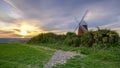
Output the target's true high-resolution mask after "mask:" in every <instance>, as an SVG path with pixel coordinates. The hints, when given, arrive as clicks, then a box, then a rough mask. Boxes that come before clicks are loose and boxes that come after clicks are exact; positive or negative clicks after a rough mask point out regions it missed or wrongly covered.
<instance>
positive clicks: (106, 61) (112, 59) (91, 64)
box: [55, 47, 120, 68]
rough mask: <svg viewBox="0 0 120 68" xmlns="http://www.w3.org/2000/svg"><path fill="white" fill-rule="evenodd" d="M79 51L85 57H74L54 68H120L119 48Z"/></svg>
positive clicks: (83, 49)
mask: <svg viewBox="0 0 120 68" xmlns="http://www.w3.org/2000/svg"><path fill="white" fill-rule="evenodd" d="M80 49H81V50H82V52H83V53H84V54H87V57H85V58H80V57H78V56H77V57H74V58H72V59H70V60H68V62H67V63H66V64H64V65H57V66H56V67H55V68H82V66H84V67H85V68H120V58H119V57H120V47H110V48H89V49H88V48H80ZM80 49H76V50H80Z"/></svg>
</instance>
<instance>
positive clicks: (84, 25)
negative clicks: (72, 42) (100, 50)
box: [74, 10, 88, 36]
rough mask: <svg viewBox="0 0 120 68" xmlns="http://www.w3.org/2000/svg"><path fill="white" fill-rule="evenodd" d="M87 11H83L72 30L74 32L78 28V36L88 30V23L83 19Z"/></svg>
mask: <svg viewBox="0 0 120 68" xmlns="http://www.w3.org/2000/svg"><path fill="white" fill-rule="evenodd" d="M87 13H88V10H87V11H86V12H85V14H84V15H83V17H82V18H81V20H80V22H79V23H78V25H77V27H76V28H75V30H74V32H76V30H77V29H78V36H81V35H82V34H83V33H85V32H86V31H88V25H87V23H86V22H85V21H84V18H85V16H86V15H87Z"/></svg>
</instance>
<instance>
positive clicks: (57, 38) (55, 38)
mask: <svg viewBox="0 0 120 68" xmlns="http://www.w3.org/2000/svg"><path fill="white" fill-rule="evenodd" d="M64 39H65V35H56V34H54V33H42V34H39V35H38V36H35V37H33V38H31V39H30V40H29V41H28V42H27V43H56V42H62V40H64Z"/></svg>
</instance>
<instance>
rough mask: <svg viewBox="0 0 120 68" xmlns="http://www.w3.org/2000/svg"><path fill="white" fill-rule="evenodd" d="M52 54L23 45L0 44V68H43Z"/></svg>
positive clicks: (48, 51)
mask: <svg viewBox="0 0 120 68" xmlns="http://www.w3.org/2000/svg"><path fill="white" fill-rule="evenodd" d="M53 53H54V51H51V50H45V49H43V48H35V47H31V46H26V45H24V44H0V68H34V67H35V68H43V65H44V64H45V63H46V62H47V61H48V60H49V59H50V57H51V55H52V54H53Z"/></svg>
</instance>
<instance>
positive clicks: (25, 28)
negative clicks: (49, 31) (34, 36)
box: [20, 24, 35, 36]
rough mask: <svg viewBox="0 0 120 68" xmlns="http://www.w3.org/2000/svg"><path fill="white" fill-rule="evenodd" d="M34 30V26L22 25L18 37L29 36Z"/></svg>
mask: <svg viewBox="0 0 120 68" xmlns="http://www.w3.org/2000/svg"><path fill="white" fill-rule="evenodd" d="M34 29H35V28H34V26H32V25H28V24H27V25H26V24H24V25H22V26H21V28H20V35H22V36H27V35H30V34H31V33H30V32H32V31H33V30H34Z"/></svg>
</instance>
